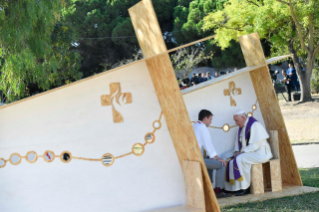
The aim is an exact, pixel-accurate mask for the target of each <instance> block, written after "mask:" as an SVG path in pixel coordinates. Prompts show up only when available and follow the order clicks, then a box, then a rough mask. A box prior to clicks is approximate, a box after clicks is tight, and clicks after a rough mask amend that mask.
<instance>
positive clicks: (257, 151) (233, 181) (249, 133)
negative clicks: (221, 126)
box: [224, 110, 273, 196]
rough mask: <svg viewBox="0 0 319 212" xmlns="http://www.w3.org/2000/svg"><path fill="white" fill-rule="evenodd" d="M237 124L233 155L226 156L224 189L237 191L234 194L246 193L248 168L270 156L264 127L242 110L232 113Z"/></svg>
mask: <svg viewBox="0 0 319 212" xmlns="http://www.w3.org/2000/svg"><path fill="white" fill-rule="evenodd" d="M234 121H235V123H236V124H237V125H238V127H239V129H238V133H237V136H236V140H235V150H234V156H233V157H231V158H228V159H227V160H226V161H227V168H226V180H225V184H224V186H225V190H227V191H237V192H236V196H241V195H245V194H248V193H249V192H250V191H249V187H250V181H251V176H250V169H251V165H252V164H260V163H265V162H267V161H269V159H270V158H272V157H273V156H272V153H271V149H270V146H269V144H268V142H267V140H266V139H267V138H269V135H268V133H267V132H266V130H265V128H264V127H263V126H262V125H261V124H260V123H259V122H258V121H257V120H256V119H255V118H254V117H248V116H247V115H246V113H245V112H244V111H242V110H240V111H238V112H237V113H235V114H234Z"/></svg>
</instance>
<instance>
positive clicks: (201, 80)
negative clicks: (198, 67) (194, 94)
mask: <svg viewBox="0 0 319 212" xmlns="http://www.w3.org/2000/svg"><path fill="white" fill-rule="evenodd" d="M198 79H199V83H202V82H203V81H204V79H203V77H202V73H198Z"/></svg>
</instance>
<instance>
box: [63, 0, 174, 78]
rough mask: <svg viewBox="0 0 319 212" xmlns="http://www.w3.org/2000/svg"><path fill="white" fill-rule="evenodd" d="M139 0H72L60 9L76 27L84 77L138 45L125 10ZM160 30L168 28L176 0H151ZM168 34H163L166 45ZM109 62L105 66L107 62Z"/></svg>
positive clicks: (170, 28)
mask: <svg viewBox="0 0 319 212" xmlns="http://www.w3.org/2000/svg"><path fill="white" fill-rule="evenodd" d="M139 1H140V0H112V1H111V0H94V1H92V0H91V1H83V0H73V3H72V5H71V6H69V7H67V8H66V9H65V11H64V15H65V17H66V20H67V21H68V22H70V23H72V25H73V26H74V27H75V28H76V30H77V34H78V40H77V43H78V47H77V48H76V49H77V50H78V51H79V52H81V55H82V57H83V61H82V66H81V69H80V70H81V72H83V73H84V76H90V75H93V74H94V73H99V72H101V71H103V70H104V69H105V67H109V68H110V67H112V65H113V64H116V63H118V62H120V61H123V60H125V59H127V58H131V57H132V55H134V54H137V52H138V50H139V45H138V42H137V39H136V37H135V32H134V29H133V26H132V23H131V20H130V16H129V13H128V9H129V8H130V7H132V6H133V5H135V4H136V3H138V2H139ZM153 4H154V8H155V11H156V14H157V18H158V20H159V23H160V26H161V29H162V31H163V32H166V31H172V21H171V20H172V14H173V9H174V6H175V5H176V0H153ZM170 38H171V37H170V36H166V37H165V39H166V40H167V41H168V42H167V44H168V47H172V44H170V41H169V40H170ZM107 64H109V65H107Z"/></svg>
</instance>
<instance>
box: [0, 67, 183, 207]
mask: <svg viewBox="0 0 319 212" xmlns="http://www.w3.org/2000/svg"><path fill="white" fill-rule="evenodd" d="M114 82H119V83H121V88H122V92H131V93H132V98H133V102H132V104H127V105H123V106H122V107H121V108H120V113H121V114H122V115H123V117H124V122H123V123H117V124H115V123H114V122H113V117H112V107H111V106H105V107H103V106H101V100H100V97H101V95H105V94H110V83H114ZM160 113H161V108H160V105H159V102H158V99H157V96H156V93H155V89H154V87H153V84H152V82H151V78H150V76H149V73H148V70H147V67H146V64H145V62H140V63H137V64H134V65H131V66H128V67H124V68H122V69H119V70H117V71H113V72H110V73H106V74H102V75H99V76H98V77H95V78H92V79H89V80H84V81H82V82H80V83H77V84H74V85H71V86H67V87H64V88H62V89H59V90H57V91H54V92H51V93H48V94H46V95H42V96H39V97H36V98H33V99H30V100H27V101H24V102H21V103H18V104H14V105H11V106H8V107H5V108H2V109H0V126H1V127H0V158H5V159H9V157H10V154H11V153H14V152H17V153H19V154H21V155H22V156H24V155H26V153H27V152H28V151H31V150H33V151H35V152H37V153H38V155H42V154H43V153H44V151H46V150H52V151H54V152H55V154H58V155H59V154H60V153H61V152H62V151H64V150H68V151H70V152H71V153H72V155H73V156H77V157H87V158H101V157H102V155H103V154H104V153H111V154H113V155H114V156H119V155H122V154H125V153H128V152H130V151H131V150H132V146H133V144H135V143H144V142H145V141H144V136H145V134H146V133H147V132H152V131H153V127H152V123H153V121H155V120H157V119H158V118H159V116H160ZM162 125H163V126H162V128H161V129H160V130H158V131H156V133H155V136H156V141H155V143H153V144H148V145H146V147H145V153H144V154H143V155H142V156H135V155H129V156H126V157H124V158H120V159H116V160H115V162H114V164H113V165H112V166H110V167H105V166H103V165H102V163H101V162H92V161H83V160H75V159H73V160H72V161H71V162H70V163H67V164H65V163H62V162H61V160H60V159H59V158H56V159H55V161H53V162H51V163H47V162H45V161H44V160H43V158H39V159H38V161H37V162H36V163H34V164H31V163H28V162H27V161H26V160H25V159H22V162H21V164H19V165H16V166H14V165H12V164H10V163H9V162H8V163H7V165H6V166H5V167H4V168H2V169H0V176H1V180H0V188H1V189H0V211H32V212H36V211H41V212H42V211H46V212H49V211H110V212H113V211H114V212H120V211H146V210H152V209H158V208H163V207H171V206H178V205H184V204H186V197H185V188H184V177H183V174H182V170H181V167H180V164H179V161H178V158H177V155H176V152H175V149H174V147H173V143H172V140H171V138H170V135H169V132H168V129H167V126H166V123H165V120H164V117H163V118H162Z"/></svg>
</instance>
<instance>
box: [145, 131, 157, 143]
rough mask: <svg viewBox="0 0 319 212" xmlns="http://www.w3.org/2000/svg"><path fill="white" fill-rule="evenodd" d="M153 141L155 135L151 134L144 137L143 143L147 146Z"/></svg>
mask: <svg viewBox="0 0 319 212" xmlns="http://www.w3.org/2000/svg"><path fill="white" fill-rule="evenodd" d="M154 141H155V135H154V134H153V133H147V134H146V135H145V142H146V143H148V144H151V143H154Z"/></svg>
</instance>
